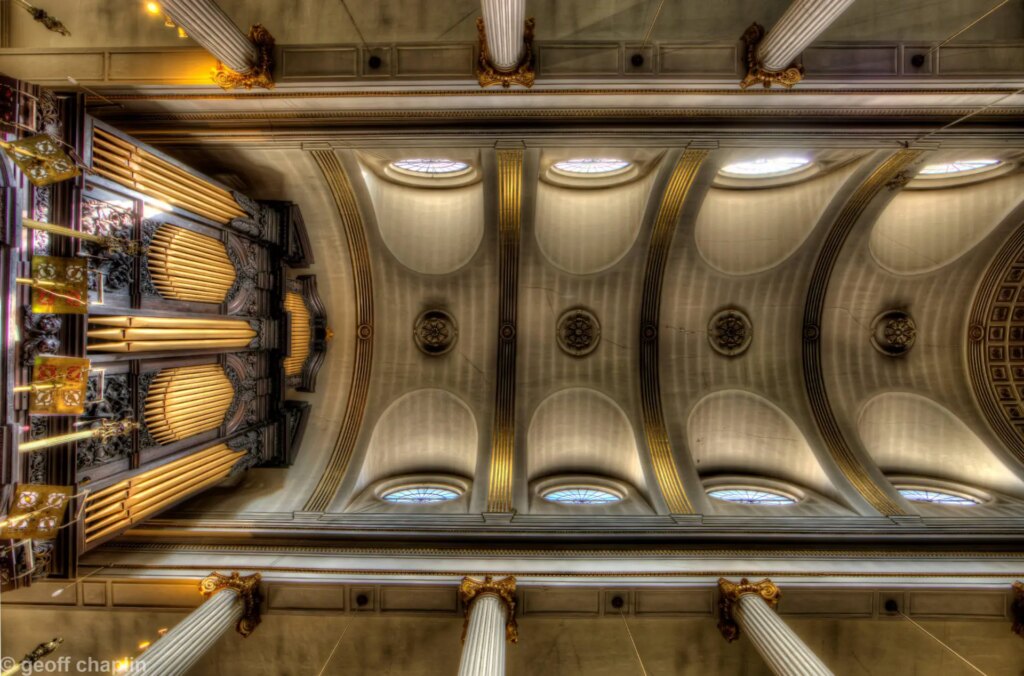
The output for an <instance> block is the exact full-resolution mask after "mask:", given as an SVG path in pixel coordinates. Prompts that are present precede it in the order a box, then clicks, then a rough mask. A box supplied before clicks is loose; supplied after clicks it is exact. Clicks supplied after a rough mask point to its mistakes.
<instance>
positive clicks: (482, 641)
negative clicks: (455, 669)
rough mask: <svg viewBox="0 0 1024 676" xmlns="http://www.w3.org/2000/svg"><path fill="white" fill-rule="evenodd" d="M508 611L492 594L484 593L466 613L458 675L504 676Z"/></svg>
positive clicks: (502, 602) (503, 603) (499, 599)
mask: <svg viewBox="0 0 1024 676" xmlns="http://www.w3.org/2000/svg"><path fill="white" fill-rule="evenodd" d="M507 620H508V609H507V608H506V607H505V602H504V601H502V600H501V598H500V597H498V596H497V595H496V594H484V595H482V596H480V597H478V598H477V599H476V600H475V601H474V602H473V607H472V608H471V609H470V611H469V626H468V627H467V628H466V642H465V643H464V644H463V646H462V661H461V662H460V663H459V676H505V623H506V621H507Z"/></svg>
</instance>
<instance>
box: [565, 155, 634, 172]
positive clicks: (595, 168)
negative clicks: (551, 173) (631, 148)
mask: <svg viewBox="0 0 1024 676" xmlns="http://www.w3.org/2000/svg"><path fill="white" fill-rule="evenodd" d="M631 166H633V163H632V162H630V161H628V160H617V159H611V158H594V157H587V158H580V159H575V160H565V161H563V162H555V164H554V165H552V168H553V169H554V170H555V171H557V172H560V173H562V174H571V175H573V176H579V175H586V176H609V175H612V174H620V173H622V172H624V171H626V170H627V169H629V168H630V167H631Z"/></svg>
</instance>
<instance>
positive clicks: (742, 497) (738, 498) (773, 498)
mask: <svg viewBox="0 0 1024 676" xmlns="http://www.w3.org/2000/svg"><path fill="white" fill-rule="evenodd" d="M708 495H710V496H711V497H713V498H714V499H715V500H723V501H725V502H738V503H741V504H744V505H793V504H796V500H794V499H793V498H791V497H789V496H788V495H783V494H782V493H774V492H772V491H766V490H764V489H763V488H717V489H715V490H712V491H708Z"/></svg>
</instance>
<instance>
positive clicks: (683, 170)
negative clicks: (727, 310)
mask: <svg viewBox="0 0 1024 676" xmlns="http://www.w3.org/2000/svg"><path fill="white" fill-rule="evenodd" d="M707 156H708V151H706V150H686V151H684V152H683V154H682V155H681V156H680V157H679V160H678V161H677V162H676V166H675V168H674V169H673V170H672V176H671V177H670V178H669V182H668V185H667V186H666V187H665V191H664V193H663V194H662V196H661V204H660V206H659V207H658V214H657V216H656V218H655V221H654V227H653V229H652V232H651V243H650V246H649V247H648V250H647V263H646V266H645V268H644V285H643V291H642V296H641V299H640V350H639V354H640V361H639V369H640V406H641V414H642V419H643V428H644V441H645V442H646V446H647V451H648V453H649V454H650V460H651V466H652V468H653V470H654V475H655V477H656V478H657V480H658V487H659V489H660V490H661V494H662V496H663V497H664V498H665V503H666V504H667V505H668V508H669V511H670V512H672V513H673V514H693V513H694V508H693V503H692V502H691V500H690V499H689V497H687V495H686V489H685V488H684V487H683V481H682V478H681V475H680V472H679V468H678V467H677V466H676V459H675V456H674V453H673V450H672V444H671V442H670V440H669V436H668V430H667V428H666V426H665V414H664V411H663V410H662V405H661V378H660V374H659V368H660V367H659V364H658V342H659V329H660V326H659V322H660V316H661V286H662V282H663V281H664V277H665V265H666V263H667V261H668V254H669V250H670V249H671V248H672V239H673V237H674V235H675V230H676V225H677V223H678V222H679V215H680V213H681V212H682V209H683V203H684V202H685V201H686V197H687V195H688V194H689V192H690V187H691V186H692V185H693V181H694V178H696V176H697V170H698V169H699V168H700V165H701V163H702V162H703V161H704V159H705V158H706V157H707Z"/></svg>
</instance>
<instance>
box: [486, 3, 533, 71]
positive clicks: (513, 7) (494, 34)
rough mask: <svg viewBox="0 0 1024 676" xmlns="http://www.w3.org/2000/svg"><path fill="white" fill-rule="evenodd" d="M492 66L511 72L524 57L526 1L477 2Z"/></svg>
mask: <svg viewBox="0 0 1024 676" xmlns="http://www.w3.org/2000/svg"><path fill="white" fill-rule="evenodd" d="M480 5H481V8H482V9H483V15H484V29H485V30H486V31H487V50H488V51H489V52H490V56H491V65H492V66H494V67H495V68H497V69H498V70H512V69H513V68H515V67H516V66H517V65H518V64H519V59H521V58H522V57H523V25H524V24H525V22H526V0H480Z"/></svg>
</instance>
